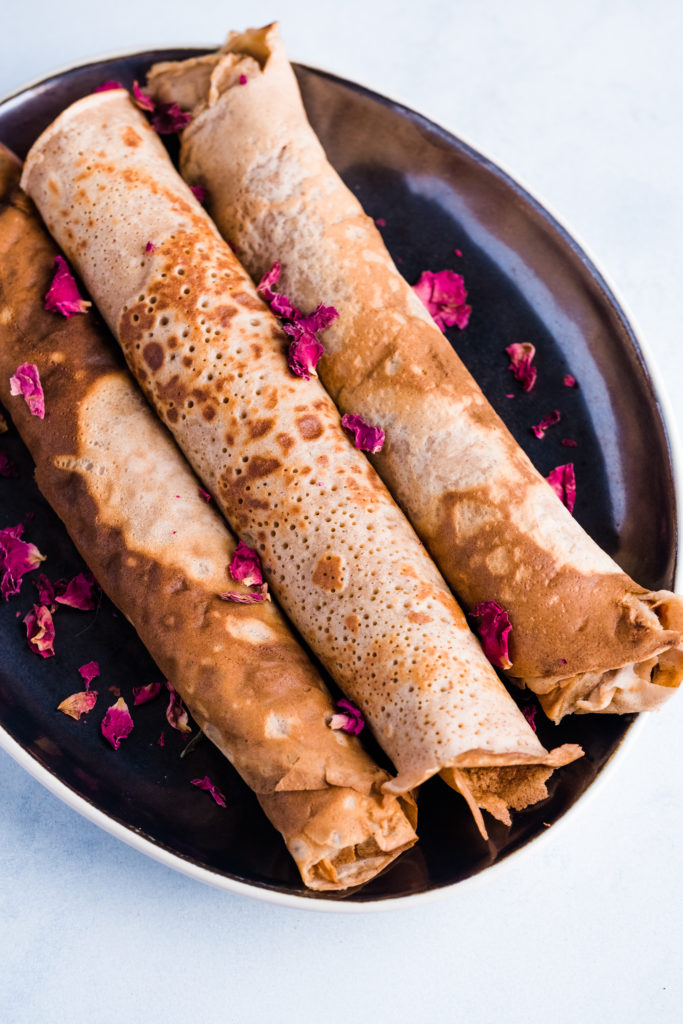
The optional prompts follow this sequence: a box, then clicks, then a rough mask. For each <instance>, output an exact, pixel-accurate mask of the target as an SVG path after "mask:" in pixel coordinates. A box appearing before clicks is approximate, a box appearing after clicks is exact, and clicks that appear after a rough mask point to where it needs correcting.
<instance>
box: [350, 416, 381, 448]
mask: <svg viewBox="0 0 683 1024" xmlns="http://www.w3.org/2000/svg"><path fill="white" fill-rule="evenodd" d="M341 425H342V427H343V428H344V429H345V430H349V431H351V433H352V434H353V443H354V444H355V446H356V448H358V449H359V450H360V451H362V452H371V453H372V454H373V455H376V454H377V452H380V451H381V450H382V445H383V444H384V436H385V435H384V431H383V430H382V428H381V427H373V426H371V425H370V424H369V423H366V422H365V420H364V419H363V418H362V417H361V416H351V415H349V413H346V415H345V416H342V421H341Z"/></svg>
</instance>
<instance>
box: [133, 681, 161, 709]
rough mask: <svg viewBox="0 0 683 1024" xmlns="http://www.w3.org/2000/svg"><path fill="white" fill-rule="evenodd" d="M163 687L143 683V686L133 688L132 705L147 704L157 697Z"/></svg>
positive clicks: (159, 684)
mask: <svg viewBox="0 0 683 1024" xmlns="http://www.w3.org/2000/svg"><path fill="white" fill-rule="evenodd" d="M163 687H164V684H163V683H145V684H144V686H134V687H133V705H137V704H147V703H148V702H149V701H150V700H154V698H155V697H158V696H159V694H160V693H161V691H162V689H163Z"/></svg>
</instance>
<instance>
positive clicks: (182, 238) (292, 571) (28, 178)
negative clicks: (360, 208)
mask: <svg viewBox="0 0 683 1024" xmlns="http://www.w3.org/2000/svg"><path fill="white" fill-rule="evenodd" d="M22 182H23V184H24V187H25V188H26V189H27V191H28V192H29V193H30V194H31V196H32V197H33V198H34V200H35V201H36V203H37V205H38V207H39V209H40V211H41V213H42V215H43V217H44V218H45V221H46V223H47V225H48V227H49V228H50V230H51V231H52V232H53V234H54V235H55V236H56V238H57V239H58V241H59V242H60V244H62V245H63V246H64V247H65V249H66V251H67V253H68V255H69V256H70V258H71V259H72V260H73V262H74V264H75V265H76V266H77V267H78V269H79V271H80V273H81V275H82V277H83V278H84V280H85V282H86V284H87V286H88V288H89V290H90V292H91V294H92V296H93V298H94V299H95V301H96V302H97V304H98V306H99V309H100V311H101V312H102V314H103V315H104V317H105V318H106V320H107V321H108V323H109V325H110V326H111V328H112V329H113V331H114V332H115V333H116V335H117V337H118V338H119V341H120V343H121V345H122V347H123V350H124V353H125V355H126V359H127V360H128V362H129V365H130V366H131V367H132V369H133V372H134V373H135V375H136V376H137V378H138V380H139V382H140V383H141V385H142V387H143V389H144V391H145V393H146V395H147V397H148V398H149V400H150V402H151V403H152V404H153V405H154V407H155V408H156V409H157V411H158V412H159V414H160V415H161V416H162V418H163V419H164V421H165V422H166V423H167V424H168V426H169V427H170V429H171V430H172V432H173V433H174V435H175V437H176V439H177V440H178V442H179V444H180V446H181V447H182V448H183V450H184V451H185V453H186V454H187V456H188V458H189V460H190V462H191V463H192V465H193V466H194V467H195V469H196V471H197V472H198V474H199V475H200V477H201V478H202V479H203V481H204V483H205V485H206V486H207V487H208V489H209V490H210V491H211V493H212V494H213V495H214V497H215V499H216V502H217V503H218V505H219V507H220V508H221V510H222V511H223V512H224V514H225V515H226V517H227V519H228V522H229V523H230V525H231V526H232V527H233V529H234V530H235V531H236V533H237V534H238V535H239V537H240V539H242V540H243V541H244V542H245V543H247V544H248V545H249V546H250V547H254V548H256V549H257V550H258V551H259V553H260V554H261V557H262V560H263V565H264V569H265V572H266V576H267V579H268V581H269V584H270V585H271V586H272V589H273V592H274V593H275V595H276V596H277V598H278V600H279V601H280V602H281V604H282V606H283V608H284V610H285V611H286V612H287V614H288V615H289V617H290V619H291V620H292V622H293V623H294V624H295V625H296V627H297V628H298V629H299V630H300V632H301V633H302V635H303V637H304V638H305V640H306V641H307V642H308V644H309V645H310V646H311V648H312V649H313V651H314V652H315V653H316V654H317V655H318V657H319V658H320V659H321V661H322V662H323V663H324V664H325V666H326V667H327V669H328V670H329V672H330V673H331V675H332V676H333V677H334V679H335V680H336V682H337V683H338V684H339V686H340V687H341V689H342V690H343V691H344V692H345V693H346V695H347V696H348V697H349V698H350V699H351V700H353V701H355V702H356V703H357V704H359V705H360V707H361V709H362V711H363V713H364V714H365V716H366V718H367V720H368V722H369V724H370V726H371V728H372V731H373V732H374V734H375V736H376V737H377V739H378V741H379V742H380V744H381V745H382V747H383V748H384V749H385V751H386V752H387V753H388V755H389V756H390V757H391V759H392V760H393V762H394V764H395V766H396V768H397V770H398V778H396V779H392V780H390V781H388V782H387V783H385V788H386V789H387V790H388V791H392V792H405V791H408V790H411V789H413V788H414V787H415V786H417V785H419V784H421V783H422V782H424V781H425V780H426V779H428V778H429V777H430V776H432V775H434V774H436V773H437V772H441V771H442V770H443V771H444V777H445V778H446V779H447V780H448V781H449V782H450V783H451V784H452V785H454V786H455V787H456V788H458V789H460V790H461V791H462V792H463V793H464V795H465V796H466V798H467V799H468V801H469V803H470V806H471V807H472V810H473V813H474V814H475V817H476V818H477V820H478V823H479V825H480V828H482V830H483V824H482V822H481V815H480V814H479V812H478V806H485V807H493V806H494V805H495V807H496V808H497V809H498V813H499V815H501V816H503V817H504V818H506V819H507V817H508V816H507V806H518V804H519V799H520V796H519V794H520V792H521V791H522V788H523V786H522V782H521V779H520V773H519V772H514V771H509V772H508V773H507V774H506V773H505V772H502V774H501V771H500V767H499V766H513V765H534V766H537V765H543V766H545V767H544V768H542V769H539V768H533V769H532V768H530V769H529V770H528V771H527V772H526V773H524V772H523V773H521V775H525V774H526V775H533V777H534V778H536V777H537V776H538V775H539V774H540V775H542V776H543V778H544V779H545V778H546V777H547V776H548V775H549V774H550V771H551V770H552V767H555V766H558V765H560V764H565V763H567V761H569V760H573V759H574V758H575V757H577V756H579V755H580V753H581V751H580V748H578V747H576V746H573V745H568V746H566V747H561V748H559V749H557V750H555V751H553V752H552V753H548V751H546V750H545V749H544V748H543V746H542V744H541V743H540V742H539V740H538V739H537V737H536V736H535V735H534V733H533V732H532V730H531V729H530V728H529V726H528V724H527V722H526V721H525V719H524V716H523V715H522V714H521V712H520V711H519V710H518V708H517V707H516V705H515V704H514V702H513V701H512V699H511V698H510V697H509V695H508V694H507V692H506V691H505V688H504V687H503V685H502V683H501V681H500V680H499V678H498V676H497V675H496V673H495V672H494V670H493V669H492V667H491V665H490V664H489V663H488V661H487V660H486V658H485V657H484V655H483V653H482V650H481V648H480V646H479V644H478V642H477V640H476V639H475V638H474V636H473V635H472V633H471V632H470V630H469V628H468V625H467V622H466V620H465V617H464V615H463V613H462V611H461V610H460V608H459V607H458V606H457V604H456V603H455V601H454V600H453V597H452V596H451V594H450V592H449V590H448V588H447V587H446V584H445V583H444V581H443V579H442V578H441V576H440V575H439V573H438V572H437V570H436V568H435V566H434V565H433V563H432V562H431V560H430V559H429V557H428V555H427V554H426V552H425V550H424V548H423V547H422V545H421V544H420V543H419V541H418V540H417V538H416V536H415V534H414V533H413V531H412V529H411V527H410V526H409V524H408V522H407V520H406V519H405V518H404V516H403V514H402V513H401V512H400V510H399V509H398V508H397V506H396V505H395V503H394V502H393V501H392V499H391V497H390V496H389V494H388V492H387V491H386V489H385V487H384V485H383V484H382V483H381V481H380V480H379V478H378V477H377V475H376V473H375V471H374V470H373V469H372V467H371V466H370V465H369V463H368V462H367V460H366V459H365V457H364V456H363V455H362V454H361V453H360V452H359V451H357V450H356V449H355V448H354V447H353V445H352V443H351V442H350V440H349V439H348V437H347V436H346V435H345V434H344V433H343V432H342V430H341V429H340V421H339V414H338V412H337V410H336V408H335V406H334V405H333V403H332V401H331V400H330V398H329V396H328V395H327V394H326V392H325V391H324V390H323V388H322V387H321V385H320V384H319V382H318V381H317V380H315V379H311V380H304V379H301V378H299V377H295V376H293V375H292V373H291V372H290V370H289V369H288V366H287V361H286V355H285V352H286V348H287V344H286V342H287V339H286V338H285V336H284V335H283V334H282V332H281V329H280V327H279V324H278V322H277V320H276V319H275V317H273V315H272V314H271V313H270V311H269V309H268V308H267V307H266V305H265V304H264V303H263V302H262V301H261V299H259V297H258V296H257V294H256V291H255V288H254V285H253V284H252V283H251V281H250V280H249V277H248V275H247V274H246V272H245V271H244V270H243V269H242V267H241V266H240V265H239V263H238V262H237V259H236V258H235V256H234V254H233V253H232V252H231V250H230V248H229V247H228V246H227V245H226V244H225V242H223V241H222V239H221V238H220V236H219V234H218V232H217V230H216V228H215V226H214V225H213V224H212V223H211V221H210V220H209V218H208V216H207V215H206V213H205V212H204V210H203V209H202V208H201V206H200V205H199V203H198V202H197V201H196V200H195V198H194V197H193V195H192V194H191V192H190V190H189V189H188V187H187V185H185V183H184V182H183V181H182V179H181V178H180V177H179V175H178V174H177V173H176V171H175V170H174V168H173V166H172V164H171V162H170V160H169V158H168V156H167V153H166V151H165V149H164V147H163V146H162V144H161V143H160V141H159V139H158V137H157V135H156V134H155V132H154V131H152V129H151V128H150V127H149V125H148V123H147V121H146V120H145V118H144V117H143V116H142V114H141V113H140V112H139V111H138V110H137V109H136V107H135V106H134V105H133V103H132V102H131V100H130V98H129V96H128V94H127V93H126V92H124V91H123V90H119V91H111V92H104V93H98V94H95V95H92V96H88V97H86V98H85V99H83V100H80V101H79V102H78V103H75V104H74V105H73V106H71V107H70V108H68V109H67V110H66V111H64V113H62V114H61V115H60V117H59V118H58V119H57V120H56V121H55V122H54V123H53V124H52V125H51V126H50V127H49V128H48V129H47V130H46V132H44V133H43V135H42V136H41V137H40V138H39V139H38V141H37V142H36V143H35V144H34V146H33V148H32V149H31V152H30V153H29V156H28V158H27V162H26V167H25V170H24V175H23V178H22ZM148 241H149V242H152V243H153V247H152V249H151V251H148V249H149V246H148V245H147V243H148ZM492 767H495V769H496V770H495V771H494V772H492V773H491V775H492V778H495V780H496V787H497V788H496V794H497V796H500V799H499V800H498V802H497V803H496V802H495V801H494V802H493V803H492V802H491V801H490V800H489V799H488V796H487V793H486V791H485V790H486V786H485V779H486V777H487V772H486V771H483V769H491V768H492ZM473 768H477V769H482V771H480V772H479V775H478V778H479V780H480V784H479V786H478V789H477V794H476V795H474V793H473V792H471V791H470V787H469V783H468V781H467V775H466V770H470V769H473ZM501 779H502V780H503V781H502V783H501ZM506 779H509V786H508V787H507V789H506V785H505V780H506ZM481 780H484V784H482V781H481ZM544 793H545V788H544V786H543V784H542V782H541V785H540V789H538V788H537V789H536V791H535V795H534V799H537V798H538V797H539V794H540V795H544ZM506 801H507V803H506Z"/></svg>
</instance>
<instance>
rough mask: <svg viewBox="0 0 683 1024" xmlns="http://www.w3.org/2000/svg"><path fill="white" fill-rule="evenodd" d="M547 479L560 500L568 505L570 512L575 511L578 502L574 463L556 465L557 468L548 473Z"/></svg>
mask: <svg viewBox="0 0 683 1024" xmlns="http://www.w3.org/2000/svg"><path fill="white" fill-rule="evenodd" d="M546 480H547V481H548V483H549V484H550V486H551V487H552V489H553V490H554V491H555V494H556V495H557V496H558V498H559V499H560V501H562V502H563V504H565V505H566V506H567V508H568V509H569V511H570V512H573V511H574V505H575V503H576V477H575V476H574V463H573V462H567V463H566V464H565V465H564V466H556V467H555V469H553V470H551V471H550V473H548V475H547V477H546Z"/></svg>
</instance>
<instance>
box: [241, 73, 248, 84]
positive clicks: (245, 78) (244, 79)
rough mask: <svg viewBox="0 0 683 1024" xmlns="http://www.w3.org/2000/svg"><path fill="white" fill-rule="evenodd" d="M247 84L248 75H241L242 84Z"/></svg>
mask: <svg viewBox="0 0 683 1024" xmlns="http://www.w3.org/2000/svg"><path fill="white" fill-rule="evenodd" d="M246 84H247V76H246V75H240V85H246Z"/></svg>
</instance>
